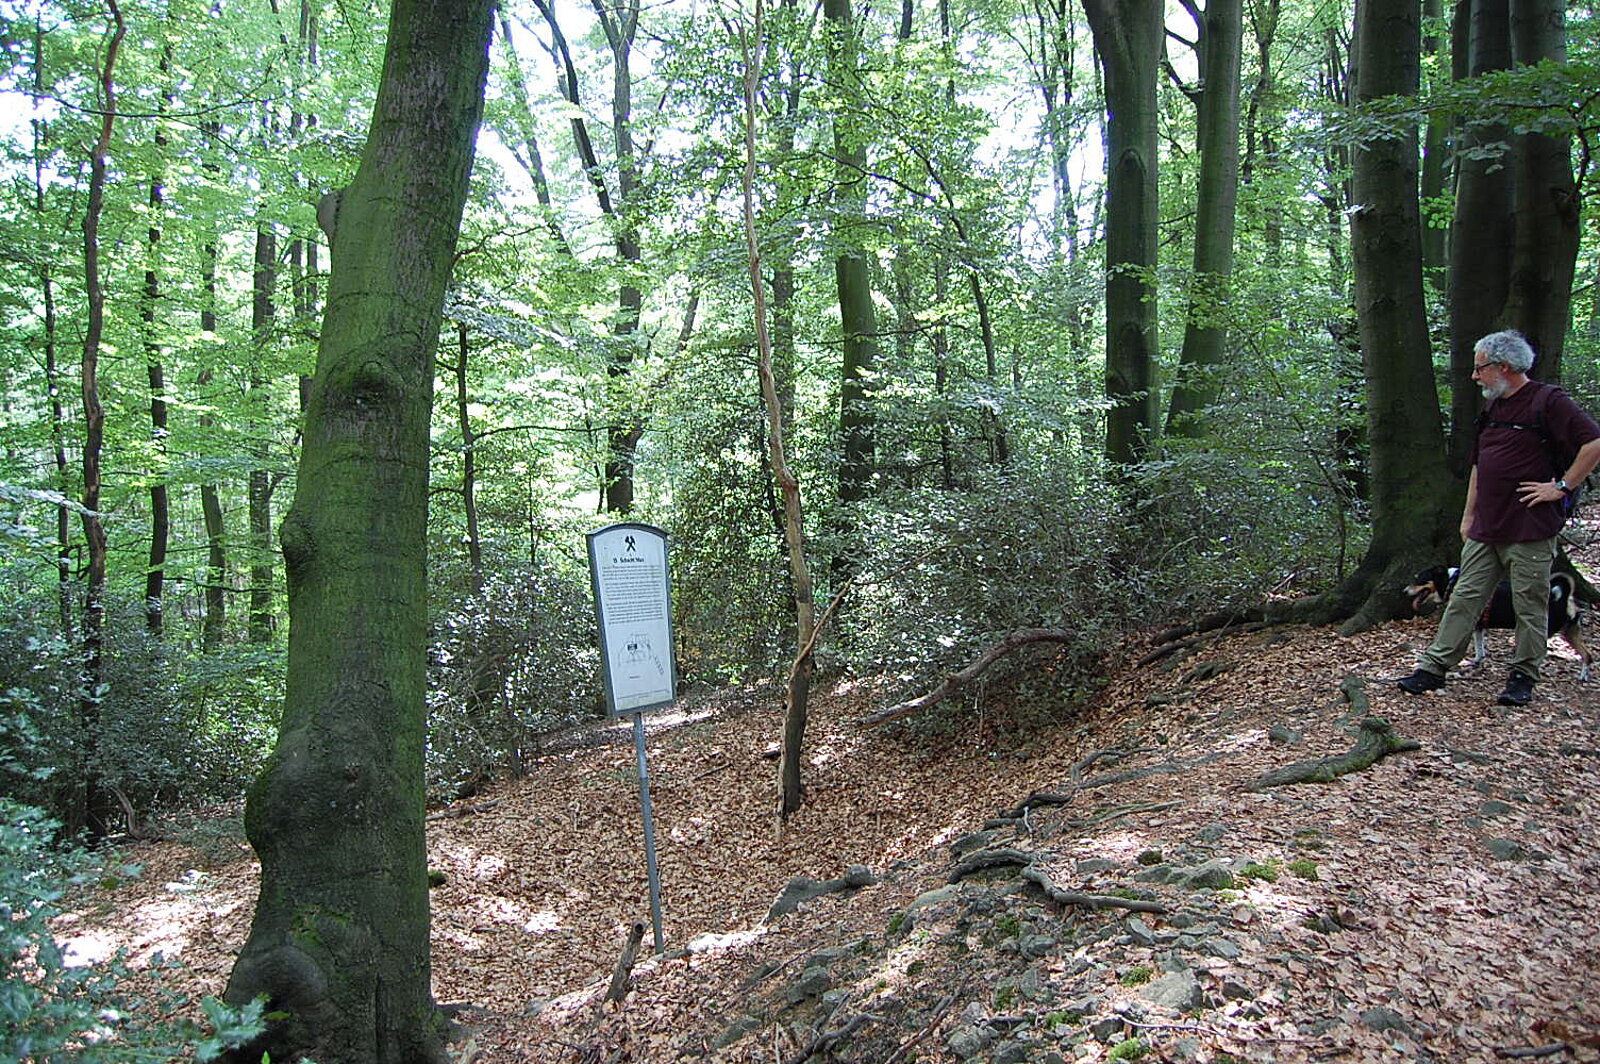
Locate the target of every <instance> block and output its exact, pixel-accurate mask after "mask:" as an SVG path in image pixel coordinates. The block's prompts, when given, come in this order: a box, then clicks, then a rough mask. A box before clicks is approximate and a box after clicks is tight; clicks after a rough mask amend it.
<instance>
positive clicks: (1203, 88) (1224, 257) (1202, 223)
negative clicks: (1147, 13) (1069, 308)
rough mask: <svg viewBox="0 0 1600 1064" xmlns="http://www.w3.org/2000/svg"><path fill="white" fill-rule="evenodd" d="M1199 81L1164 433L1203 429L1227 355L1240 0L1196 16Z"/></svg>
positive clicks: (1224, 0) (1214, 3) (1220, 1)
mask: <svg viewBox="0 0 1600 1064" xmlns="http://www.w3.org/2000/svg"><path fill="white" fill-rule="evenodd" d="M1197 21H1198V24H1199V27H1200V39H1199V50H1200V84H1199V86H1198V88H1197V89H1196V90H1195V91H1194V92H1193V93H1192V95H1193V96H1194V98H1195V102H1196V107H1197V112H1196V116H1195V123H1196V126H1197V127H1198V129H1197V133H1196V137H1195V139H1196V142H1197V146H1198V147H1199V149H1200V183H1199V191H1198V193H1197V196H1196V203H1195V234H1194V274H1193V278H1192V279H1191V281H1190V287H1189V313H1188V315H1187V318H1186V320H1185V322H1184V328H1183V352H1182V354H1181V355H1180V356H1179V358H1178V367H1179V368H1178V379H1177V381H1176V382H1175V383H1174V384H1173V388H1172V403H1171V406H1170V407H1169V408H1168V410H1167V432H1168V433H1169V434H1175V435H1180V436H1189V437H1201V436H1204V435H1205V432H1204V427H1203V424H1202V417H1203V415H1204V413H1205V410H1206V408H1207V407H1209V406H1210V405H1211V404H1212V403H1214V402H1215V401H1216V399H1217V395H1218V388H1217V379H1216V378H1217V376H1218V375H1219V373H1220V371H1221V370H1222V367H1223V363H1224V360H1225V359H1226V345H1227V340H1228V329H1227V325H1226V324H1225V323H1226V321H1227V309H1226V308H1227V303H1228V293H1229V290H1230V288H1231V287H1232V279H1233V231H1234V220H1235V215H1236V211H1235V209H1234V208H1235V205H1236V204H1237V202H1238V198H1239V64H1240V53H1241V49H1242V47H1243V43H1242V42H1243V39H1244V5H1243V2H1242V0H1208V2H1207V4H1206V9H1205V15H1204V17H1202V18H1199V19H1198V20H1197Z"/></svg>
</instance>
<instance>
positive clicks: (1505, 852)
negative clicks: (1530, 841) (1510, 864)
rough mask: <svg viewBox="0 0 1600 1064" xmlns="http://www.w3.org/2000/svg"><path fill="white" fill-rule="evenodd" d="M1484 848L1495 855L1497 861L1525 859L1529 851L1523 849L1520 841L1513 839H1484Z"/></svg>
mask: <svg viewBox="0 0 1600 1064" xmlns="http://www.w3.org/2000/svg"><path fill="white" fill-rule="evenodd" d="M1483 846H1484V849H1486V850H1488V851H1489V852H1490V853H1491V854H1493V855H1494V859H1495V860H1496V861H1525V860H1527V859H1528V851H1527V850H1525V849H1523V846H1522V844H1521V843H1520V842H1516V841H1514V840H1512V839H1484V840H1483Z"/></svg>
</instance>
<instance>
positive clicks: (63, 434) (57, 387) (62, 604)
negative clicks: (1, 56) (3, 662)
mask: <svg viewBox="0 0 1600 1064" xmlns="http://www.w3.org/2000/svg"><path fill="white" fill-rule="evenodd" d="M33 66H34V75H33V77H34V92H35V94H36V95H35V98H36V99H38V100H42V99H44V95H45V92H44V90H45V80H44V71H45V66H46V64H45V62H44V25H43V17H42V15H41V16H39V17H38V18H36V19H35V21H34V37H33ZM30 124H31V127H32V130H33V205H34V213H35V215H36V216H37V217H36V220H37V221H38V222H39V223H40V224H41V225H42V224H43V223H44V219H45V212H46V209H47V199H46V196H45V188H46V186H47V179H46V175H45V160H46V159H47V157H48V154H49V152H48V144H49V141H50V126H49V123H48V122H47V121H45V119H43V118H40V117H34V118H33V119H32V120H31V123H30ZM37 269H38V271H39V301H40V304H41V306H42V310H43V326H44V383H45V393H46V396H47V398H48V400H49V403H50V455H51V463H52V465H53V467H54V469H55V483H56V490H58V491H60V492H61V493H62V495H63V497H65V496H66V495H67V494H68V493H69V492H70V491H71V490H72V483H71V481H72V476H71V466H70V465H69V464H68V462H67V429H66V420H67V419H66V409H65V406H64V404H63V403H62V399H61V389H62V385H63V379H62V373H61V365H60V362H59V347H58V338H59V325H58V322H57V320H56V282H55V273H54V271H53V270H52V269H51V265H50V262H49V260H48V258H43V259H41V260H40V262H39V263H38V266H37ZM73 599H74V596H73V590H72V514H71V512H70V511H69V510H68V509H67V507H65V506H57V507H56V617H57V624H58V627H59V631H60V635H61V638H62V639H65V640H69V641H70V640H71V639H72V638H73V628H74V625H73V614H74V609H73Z"/></svg>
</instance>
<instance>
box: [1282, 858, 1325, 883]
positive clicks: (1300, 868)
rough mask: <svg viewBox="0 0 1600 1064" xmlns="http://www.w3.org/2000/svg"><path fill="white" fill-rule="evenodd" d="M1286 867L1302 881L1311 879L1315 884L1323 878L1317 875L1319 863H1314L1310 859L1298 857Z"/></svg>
mask: <svg viewBox="0 0 1600 1064" xmlns="http://www.w3.org/2000/svg"><path fill="white" fill-rule="evenodd" d="M1284 867H1285V868H1287V869H1288V870H1289V871H1291V872H1293V873H1294V874H1295V875H1297V876H1299V877H1300V878H1301V879H1309V880H1312V881H1313V882H1315V881H1316V880H1318V879H1320V878H1322V877H1321V876H1320V875H1318V874H1317V862H1315V861H1313V860H1312V859H1311V858H1309V857H1296V858H1295V859H1294V860H1292V861H1290V862H1289V863H1288V864H1287V865H1285V866H1284Z"/></svg>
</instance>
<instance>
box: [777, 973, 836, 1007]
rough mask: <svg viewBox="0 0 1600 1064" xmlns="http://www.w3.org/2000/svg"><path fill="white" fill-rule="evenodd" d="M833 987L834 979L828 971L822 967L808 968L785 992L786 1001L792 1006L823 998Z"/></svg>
mask: <svg viewBox="0 0 1600 1064" xmlns="http://www.w3.org/2000/svg"><path fill="white" fill-rule="evenodd" d="M832 986H833V977H832V976H831V975H829V974H828V969H826V968H822V967H812V968H807V969H806V970H805V971H803V972H801V973H800V978H798V979H796V980H795V981H794V982H792V983H790V984H789V985H788V987H787V988H786V989H785V990H784V992H783V997H784V1000H785V1001H787V1002H788V1003H789V1004H791V1005H798V1004H799V1003H800V1002H802V1001H808V1000H810V999H811V998H818V997H821V996H822V995H823V994H824V993H826V992H827V991H828V989H829V988H831V987H832Z"/></svg>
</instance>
